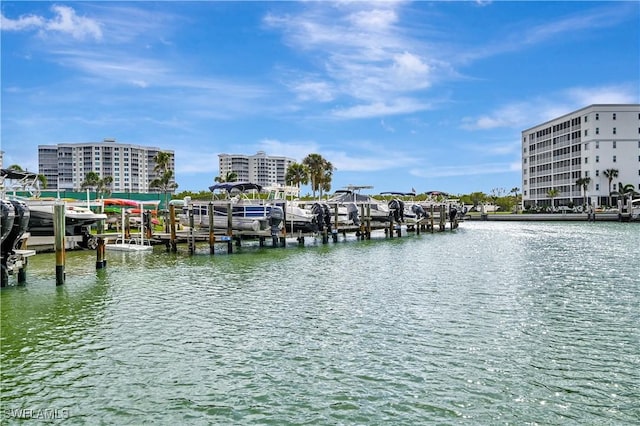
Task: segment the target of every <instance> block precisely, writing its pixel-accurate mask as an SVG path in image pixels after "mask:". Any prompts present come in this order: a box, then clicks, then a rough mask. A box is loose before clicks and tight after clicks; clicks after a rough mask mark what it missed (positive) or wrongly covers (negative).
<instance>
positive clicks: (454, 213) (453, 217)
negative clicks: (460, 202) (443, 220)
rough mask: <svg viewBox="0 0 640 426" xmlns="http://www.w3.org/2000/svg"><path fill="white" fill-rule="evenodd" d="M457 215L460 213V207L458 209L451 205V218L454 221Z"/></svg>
mask: <svg viewBox="0 0 640 426" xmlns="http://www.w3.org/2000/svg"><path fill="white" fill-rule="evenodd" d="M457 215H458V209H456V208H455V207H451V208H450V209H449V220H450V221H451V222H453V221H454V219H455V218H456V216H457Z"/></svg>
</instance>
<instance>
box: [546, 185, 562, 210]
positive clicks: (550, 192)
mask: <svg viewBox="0 0 640 426" xmlns="http://www.w3.org/2000/svg"><path fill="white" fill-rule="evenodd" d="M558 194H559V191H558V190H557V189H556V188H551V189H550V190H548V191H547V197H549V198H551V208H554V209H555V208H556V205H555V203H554V202H553V199H554V198H556V197H557V196H558Z"/></svg>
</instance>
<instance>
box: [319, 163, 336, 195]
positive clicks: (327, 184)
mask: <svg viewBox="0 0 640 426" xmlns="http://www.w3.org/2000/svg"><path fill="white" fill-rule="evenodd" d="M334 170H336V168H335V167H333V164H331V162H329V161H326V162H325V165H324V173H323V175H322V183H321V184H320V198H322V193H323V191H324V192H329V191H331V181H332V180H333V171H334Z"/></svg>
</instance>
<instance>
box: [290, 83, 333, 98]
mask: <svg viewBox="0 0 640 426" xmlns="http://www.w3.org/2000/svg"><path fill="white" fill-rule="evenodd" d="M291 88H292V90H293V91H294V92H295V93H297V98H298V99H299V100H301V101H317V102H329V101H332V100H333V89H332V87H331V85H330V84H329V83H327V82H326V81H300V82H297V83H294V84H292V85H291Z"/></svg>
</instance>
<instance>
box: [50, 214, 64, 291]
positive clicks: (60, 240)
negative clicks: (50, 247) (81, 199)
mask: <svg viewBox="0 0 640 426" xmlns="http://www.w3.org/2000/svg"><path fill="white" fill-rule="evenodd" d="M64 209H65V206H64V203H63V202H56V204H55V205H54V206H53V233H54V247H55V252H56V285H62V284H64V279H65V274H64V266H65V246H64V242H65V241H64V234H65V226H64V221H65V217H64Z"/></svg>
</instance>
